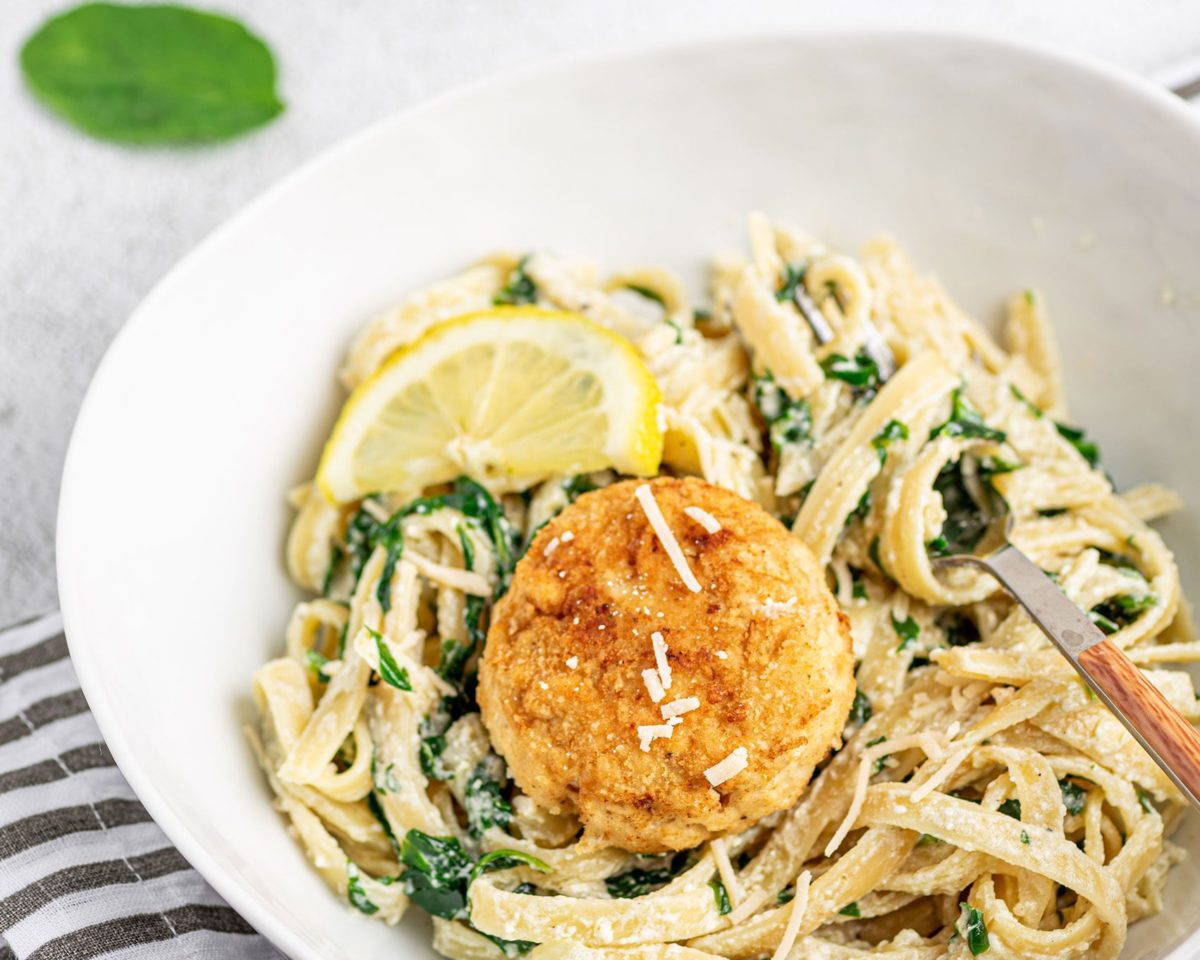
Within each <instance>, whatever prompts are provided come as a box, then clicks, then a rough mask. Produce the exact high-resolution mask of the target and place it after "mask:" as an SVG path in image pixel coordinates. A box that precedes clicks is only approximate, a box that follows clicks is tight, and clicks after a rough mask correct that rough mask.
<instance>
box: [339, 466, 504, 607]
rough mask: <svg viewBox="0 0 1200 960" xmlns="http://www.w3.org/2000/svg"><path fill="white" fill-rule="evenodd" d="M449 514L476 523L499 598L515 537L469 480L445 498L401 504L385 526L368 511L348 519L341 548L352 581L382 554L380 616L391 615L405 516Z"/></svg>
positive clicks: (459, 482)
mask: <svg viewBox="0 0 1200 960" xmlns="http://www.w3.org/2000/svg"><path fill="white" fill-rule="evenodd" d="M443 508H450V509H453V510H458V511H459V512H460V513H462V514H463V516H465V517H467V518H468V520H470V521H472V522H474V523H477V524H478V525H479V527H480V528H481V529H482V530H483V532H484V533H485V534H486V535H487V538H488V540H490V541H491V543H492V548H493V550H494V551H495V554H496V576H497V586H496V592H495V598H499V597H500V595H501V594H503V593H504V591H505V590H507V589H508V584H509V582H510V581H511V580H512V573H513V568H514V567H515V566H516V563H517V553H516V551H517V539H518V536H517V533H516V531H515V530H514V529H513V526H512V524H510V523H509V522H508V518H507V517H506V516H505V515H504V510H503V508H502V507H501V506H500V505H499V504H498V503H496V501H495V499H493V497H492V495H491V494H490V493H488V492H487V490H485V489H484V488H483V487H482V486H480V485H479V484H478V483H476V482H475V481H474V480H472V479H471V478H470V477H459V478H458V479H457V480H455V481H454V488H453V490H451V491H450V492H449V493H443V494H438V495H436V496H432V497H419V498H418V499H416V500H413V501H411V502H410V503H407V504H405V505H404V506H403V507H401V508H400V509H399V510H397V511H396V512H395V513H393V514H392V515H391V516H390V517H388V519H387V520H386V521H385V522H382V523H381V522H380V521H378V520H376V519H375V517H373V516H372V515H371V514H370V513H369V512H368V511H366V510H363V509H359V511H358V512H357V513H355V515H354V516H353V517H352V518H351V519H350V523H349V525H348V528H347V531H346V546H347V549H348V550H349V551H350V554H351V556H352V557H353V559H354V566H353V572H354V578H355V580H357V579H358V577H359V576H360V575H361V574H362V568H363V565H364V564H365V563H366V562H367V558H369V557H370V555H371V553H372V551H374V550H375V548H376V547H380V546H382V547H383V548H384V549H385V550H386V555H385V558H384V565H383V570H382V572H381V573H380V575H379V586H378V588H377V590H376V598H377V599H378V600H379V605H380V607H382V609H383V611H384V612H385V613H386V612H387V611H388V610H390V609H391V605H392V598H391V583H392V576H393V575H394V574H395V570H396V563H397V562H398V561H399V559H400V556H401V554H402V553H403V552H404V527H403V523H404V520H405V519H406V518H407V517H410V516H414V515H415V516H425V515H427V514H430V513H433V512H434V511H435V510H441V509H443Z"/></svg>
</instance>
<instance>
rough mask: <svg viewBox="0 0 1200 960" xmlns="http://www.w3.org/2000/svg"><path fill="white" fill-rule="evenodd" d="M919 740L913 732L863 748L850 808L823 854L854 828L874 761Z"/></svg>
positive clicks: (828, 853) (918, 744) (829, 853)
mask: <svg viewBox="0 0 1200 960" xmlns="http://www.w3.org/2000/svg"><path fill="white" fill-rule="evenodd" d="M921 740H922V737H921V734H916V733H914V734H910V735H908V736H906V737H897V738H896V739H895V740H884V741H882V742H880V743H876V744H872V745H871V746H869V747H866V748H864V750H863V752H862V754H861V755H860V756H859V760H858V776H857V777H856V778H855V781H854V796H853V797H852V798H851V800H850V808H849V809H848V810H847V811H846V816H845V817H844V818H843V819H842V822H841V824H840V825H839V826H838V828H837V830H836V831H834V834H833V836H832V837H830V838H829V843H827V844H826V845H825V856H827V857H832V856H833V855H834V853H836V852H837V848H838V847H840V846H841V845H842V841H843V840H845V839H846V835H847V834H848V833H849V832H850V831H851V830H852V829H854V822H855V821H856V820H857V819H858V815H859V813H860V812H861V811H862V807H863V802H864V801H865V800H866V798H867V784H868V783H869V782H870V780H871V773H872V772H873V768H874V766H875V761H876V760H878V759H879V758H880V757H886V756H887V755H888V754H890V753H899V752H900V751H902V750H908V749H910V748H912V747H921Z"/></svg>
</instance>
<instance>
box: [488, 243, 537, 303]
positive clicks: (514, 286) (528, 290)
mask: <svg viewBox="0 0 1200 960" xmlns="http://www.w3.org/2000/svg"><path fill="white" fill-rule="evenodd" d="M528 262H529V256H528V254H526V255H525V256H523V257H522V258H521V259H520V260H518V261H517V265H516V266H515V267H513V270H512V273H510V274H509V275H508V280H507V281H505V284H504V286H503V287H501V288H500V289H499V290H497V291H496V293H495V294H494V295H493V296H492V303H493V304H495V305H496V306H497V307H514V306H518V305H520V304H523V303H536V302H537V284H535V283H534V282H533V278H532V277H530V276H529V274H527V273H526V272H525V265H526V264H527V263H528Z"/></svg>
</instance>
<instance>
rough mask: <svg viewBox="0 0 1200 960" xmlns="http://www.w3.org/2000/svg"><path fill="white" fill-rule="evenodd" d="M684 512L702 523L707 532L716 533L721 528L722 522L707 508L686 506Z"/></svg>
mask: <svg viewBox="0 0 1200 960" xmlns="http://www.w3.org/2000/svg"><path fill="white" fill-rule="evenodd" d="M683 512H684V513H686V514H687V515H688V516H689V517H691V518H692V519H693V520H695V521H696V522H697V523H698V524H700V526H702V527H703V528H704V530H705V532H706V533H716V532H717V531H718V530H720V529H721V524H720V522H719V521H718V520H717V518H716V517H714V516H713V515H712V514H711V513H709V512H708V511H707V510H702V509H701V508H700V507H684V508H683Z"/></svg>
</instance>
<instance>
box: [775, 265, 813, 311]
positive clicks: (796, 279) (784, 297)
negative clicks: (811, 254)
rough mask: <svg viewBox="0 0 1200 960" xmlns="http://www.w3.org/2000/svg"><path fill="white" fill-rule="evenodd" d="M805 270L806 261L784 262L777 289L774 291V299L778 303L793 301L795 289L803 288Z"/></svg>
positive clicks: (806, 270) (806, 269)
mask: <svg viewBox="0 0 1200 960" xmlns="http://www.w3.org/2000/svg"><path fill="white" fill-rule="evenodd" d="M807 272H808V264H806V263H785V264H784V265H783V277H782V278H781V281H780V284H779V289H778V290H776V291H775V299H776V300H778V301H779V302H780V303H785V302H786V301H788V300H791V301H792V302H795V300H796V291H797V290H800V291H803V290H804V287H803V286H802V284H803V283H804V274H805V273H807Z"/></svg>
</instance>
